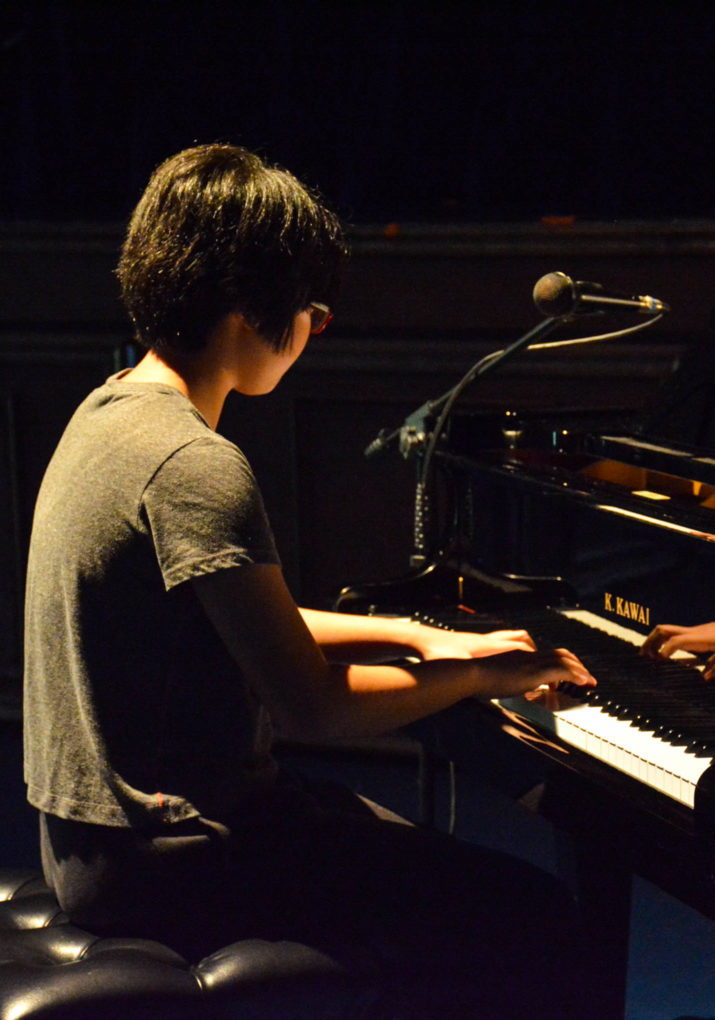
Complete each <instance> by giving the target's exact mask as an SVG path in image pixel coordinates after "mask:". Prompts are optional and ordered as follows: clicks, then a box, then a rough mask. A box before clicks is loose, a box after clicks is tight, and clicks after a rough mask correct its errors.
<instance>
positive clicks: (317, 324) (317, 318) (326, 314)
mask: <svg viewBox="0 0 715 1020" xmlns="http://www.w3.org/2000/svg"><path fill="white" fill-rule="evenodd" d="M307 311H308V312H309V313H310V335H311V336H318V334H319V333H322V332H323V330H324V329H325V328H326V327H327V325H328V323H329V322H330V321H331V320H332V318H333V313H332V312H331V311H330V309H329V308H328V306H327V305H321V304H320V303H319V302H318V301H311V302H310V304H309V305H308V308H307Z"/></svg>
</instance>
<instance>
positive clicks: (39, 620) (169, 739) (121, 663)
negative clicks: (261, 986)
mask: <svg viewBox="0 0 715 1020" xmlns="http://www.w3.org/2000/svg"><path fill="white" fill-rule="evenodd" d="M277 562H278V555H277V553H276V549H275V544H274V541H273V537H272V534H271V531H270V527H269V525H268V522H267V519H266V515H265V511H264V508H263V502H262V500H261V496H260V493H259V491H258V488H257V486H256V482H255V479H254V477H253V475H252V473H251V469H250V467H249V465H248V463H247V461H246V459H245V457H244V456H243V454H242V453H241V452H240V450H238V448H237V447H236V446H234V445H233V444H232V443H230V442H228V440H226V439H225V438H223V437H221V436H219V435H217V434H216V433H215V432H213V431H212V430H211V429H210V428H209V426H208V425H207V424H206V422H205V421H204V419H203V418H202V417H201V415H200V414H199V412H198V411H197V410H196V408H194V406H193V405H192V404H191V402H190V401H189V400H188V399H187V398H186V397H184V395H183V394H181V393H180V392H179V391H178V390H175V389H173V388H172V387H170V386H165V385H162V384H157V383H133V382H131V381H129V382H123V381H121V380H120V379H119V377H118V376H113V377H111V378H110V379H109V380H107V382H106V383H105V384H104V386H101V387H100V388H99V389H97V390H95V391H94V392H93V393H91V394H90V395H89V397H87V399H86V400H85V401H84V403H83V404H82V405H81V406H80V407H79V408H78V409H77V411H76V412H75V414H74V416H73V418H72V420H71V421H70V423H69V425H68V426H67V429H66V431H65V433H64V435H63V437H62V439H61V441H60V443H59V445H58V447H57V450H56V451H55V454H54V456H53V458H52V460H51V462H50V464H49V466H48V469H47V472H46V474H45V477H44V480H43V482H42V486H41V489H40V493H39V496H38V500H37V506H36V509H35V519H34V523H33V531H32V539H31V543H30V553H29V563H28V574H27V595H26V609H25V708H24V722H25V779H26V782H27V784H28V799H29V800H30V802H31V803H32V804H34V805H35V806H36V807H37V808H39V809H41V810H43V811H46V812H50V813H52V814H56V815H59V816H60V817H62V818H68V819H74V820H77V821H85V822H93V823H96V824H103V825H115V826H126V825H135V826H142V825H145V824H149V823H153V822H155V821H168V822H173V821H178V820H181V819H186V818H191V817H194V816H196V815H197V814H201V815H204V816H205V817H209V818H219V819H220V818H221V816H222V815H224V814H230V813H231V811H233V810H235V809H236V807H237V806H238V805H239V804H240V801H241V798H242V797H243V796H244V795H245V794H246V793H247V792H250V791H251V790H254V789H255V788H256V785H257V784H264V783H271V782H272V779H273V777H274V775H275V763H274V761H273V759H272V758H271V756H270V726H269V723H268V720H267V717H266V714H265V711H264V710H263V709H262V708H261V706H260V705H259V703H258V701H257V700H256V698H255V697H254V696H253V694H252V692H251V691H250V689H249V687H248V685H247V683H246V682H245V680H244V678H243V677H242V675H241V673H240V670H239V669H238V667H237V665H236V663H235V662H234V661H233V659H232V658H231V657H230V656H229V654H228V652H227V650H226V648H225V646H224V645H223V643H222V642H221V641H220V639H219V638H218V635H217V633H216V632H215V630H214V629H213V627H212V625H211V623H210V621H209V620H208V617H207V616H206V614H205V613H204V611H203V610H202V608H201V606H200V604H199V602H198V600H197V598H196V595H195V593H194V591H193V587H192V585H191V584H186V583H185V582H187V581H189V580H190V579H191V578H194V577H197V576H199V575H201V574H206V573H212V572H213V571H216V570H222V569H225V568H227V567H234V566H241V565H243V564H248V563H277Z"/></svg>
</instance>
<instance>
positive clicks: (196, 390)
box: [122, 350, 231, 429]
mask: <svg viewBox="0 0 715 1020" xmlns="http://www.w3.org/2000/svg"><path fill="white" fill-rule="evenodd" d="M203 360H204V359H202V358H200V357H199V358H198V359H196V360H193V359H192V360H191V361H189V359H172V361H171V363H170V362H168V361H165V360H164V359H163V358H161V357H160V356H159V355H158V354H157V353H156V352H155V351H152V350H150V351H147V353H146V354H145V355H144V357H143V358H142V360H141V361H140V362H139V364H138V365H136V366H135V367H134V368H132V369H130V370H129V372H127V373H126V374H125V375H124V376H122V378H123V379H126V380H128V381H130V382H154V383H164V385H166V386H172V387H173V388H174V389H176V390H179V392H180V393H183V394H184V396H186V397H188V398H189V400H190V401H191V403H192V404H193V405H194V407H195V408H196V410H197V411H199V413H200V414H201V415H202V417H203V418H205V419H206V422H207V423H208V425H209V426H210V427H211V428H212V429H215V428H216V426H217V425H218V420H219V418H220V416H221V411H222V410H223V405H224V401H225V400H226V396H227V394H228V392H229V390H230V389H231V384H230V382H229V381H228V380H224V379H223V378H222V375H223V373H221V371H220V369H217V368H216V367H215V366H213V368H212V367H211V365H204V364H203Z"/></svg>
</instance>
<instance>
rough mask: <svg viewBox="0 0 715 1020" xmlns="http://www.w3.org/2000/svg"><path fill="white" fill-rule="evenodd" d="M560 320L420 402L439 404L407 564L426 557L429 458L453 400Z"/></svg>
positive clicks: (551, 320) (419, 485) (421, 474)
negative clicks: (430, 399) (449, 388)
mask: <svg viewBox="0 0 715 1020" xmlns="http://www.w3.org/2000/svg"><path fill="white" fill-rule="evenodd" d="M560 324H561V320H560V319H557V318H549V319H545V320H544V321H543V322H540V323H539V324H538V325H536V326H534V328H533V329H530V330H529V332H528V333H525V334H524V335H523V336H521V337H519V339H518V340H515V341H514V342H513V343H512V344H509V346H508V347H505V348H504V350H499V351H492V353H491V354H487V355H486V356H485V357H483V358H481V359H480V360H479V361H478V362H477V363H476V364H475V365H472V367H471V368H470V369H469V370H468V371H467V372H466V373H465V375H463V376H462V378H461V379H460V380H459V382H458V383H457V384H456V386H453V387H452V389H451V390H448V392H447V393H444V394H443V395H442V396H441V397H439V398H438V400H436V401H431V402H428V403H427V404H423V405H422V408H419V409H418V411H417V412H415V414H419V413H420V412H422V411H423V410H424V408H429V407H430V406H431V405H437V406H436V407H433V408H432V413H433V412H434V411H435V410H437V409H438V408H439V407H440V406H441V408H442V410H441V412H440V415H439V417H438V418H437V421H436V422H435V425H434V428H433V429H432V432H431V434H430V437H429V441H428V442H427V446H426V447H425V451H424V454H423V455H422V462H421V464H420V467H419V473H418V478H417V487H416V490H415V519H414V542H413V546H414V551H413V554H412V556H411V558H410V564H411V566H413V567H418V566H421V565H422V564H423V563H425V561H426V558H427V540H426V537H425V529H426V525H427V521H428V518H429V493H428V485H429V477H430V469H431V466H432V458H433V456H434V451H435V450H436V448H437V443H438V442H439V439H440V436H441V434H442V430H443V428H444V426H445V423H446V421H447V419H448V418H449V415H450V413H451V411H452V408H453V407H454V405H455V403H456V402H457V400H458V399H459V397H460V396H461V394H462V393H463V391H464V390H465V389H466V388H467V386H469V385H470V384H471V383H472V382H474V380H475V379H477V378H479V376H482V375H485V374H486V373H487V372H489V371H491V369H493V368H496V366H497V365H501V364H502V362H504V361H506V360H507V359H508V358H510V357H512V356H513V355H514V354H516V353H517V352H518V351H520V350H522V349H523V348H524V347H528V346H529V344H531V343H533V342H534V341H535V340H538V339H540V338H541V337H542V336H546V335H547V334H548V333H550V332H551V331H552V330H554V329H555V328H556V327H557V326H559V325H560ZM413 417H414V415H410V418H413ZM426 417H427V415H425V418H426ZM410 418H408V419H406V421H405V425H408V423H409V422H410ZM425 418H423V422H422V424H423V425H424V420H425ZM403 428H404V426H403ZM398 431H401V430H398ZM366 452H367V451H366Z"/></svg>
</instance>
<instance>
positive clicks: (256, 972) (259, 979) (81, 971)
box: [0, 869, 386, 1020]
mask: <svg viewBox="0 0 715 1020" xmlns="http://www.w3.org/2000/svg"><path fill="white" fill-rule="evenodd" d="M381 1000H382V996H381V993H380V990H379V988H378V987H377V985H376V984H375V983H372V982H371V981H369V980H367V979H365V978H364V977H362V978H361V977H359V976H357V975H351V974H348V973H346V972H345V970H344V969H343V968H342V967H341V966H340V965H339V964H338V963H337V962H336V961H334V960H332V959H331V958H330V957H328V956H325V955H324V954H322V953H320V952H318V951H317V950H315V949H313V948H311V947H309V946H304V945H299V944H296V943H292V942H265V941H261V940H246V941H241V942H236V943H234V944H232V945H229V946H226V947H225V948H223V949H220V950H219V951H217V952H215V953H212V954H211V955H210V956H207V957H205V958H204V959H202V960H196V961H194V960H186V959H184V958H183V957H182V956H180V955H179V954H178V953H176V952H174V951H173V950H172V949H170V948H169V947H168V946H164V945H162V944H160V943H159V942H151V941H148V940H143V939H131V938H100V937H98V936H96V935H92V934H91V933H90V932H87V931H84V930H82V929H81V928H78V927H76V926H75V925H73V924H70V923H69V921H68V919H67V917H66V915H64V914H63V913H62V911H61V910H60V908H59V905H58V903H57V900H56V898H55V896H54V894H53V893H52V891H51V890H50V889H48V888H47V886H46V885H45V884H44V882H43V881H42V878H41V876H40V875H39V874H38V873H37V872H35V871H23V870H18V869H0V1020H22V1018H25V1017H27V1018H40V1017H42V1018H48V1020H49V1018H52V1020H60V1018H62V1020H120V1018H121V1020H163V1018H166V1020H169V1018H170V1020H185V1018H186V1020H193V1018H196V1020H199V1018H202V1020H203V1018H206V1020H209V1018H210V1020H224V1018H225V1020H228V1018H229V1017H230V1018H231V1020H244V1018H250V1020H258V1018H259V1017H260V1018H261V1020H273V1018H275V1020H323V1018H325V1020H342V1018H348V1017H349V1018H351V1020H353V1018H368V1017H370V1018H372V1017H375V1016H378V1015H380V1016H382V1015H386V1014H383V1012H382V1011H381V1007H380V1006H379V1004H378V1003H379V1002H380V1001H381Z"/></svg>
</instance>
